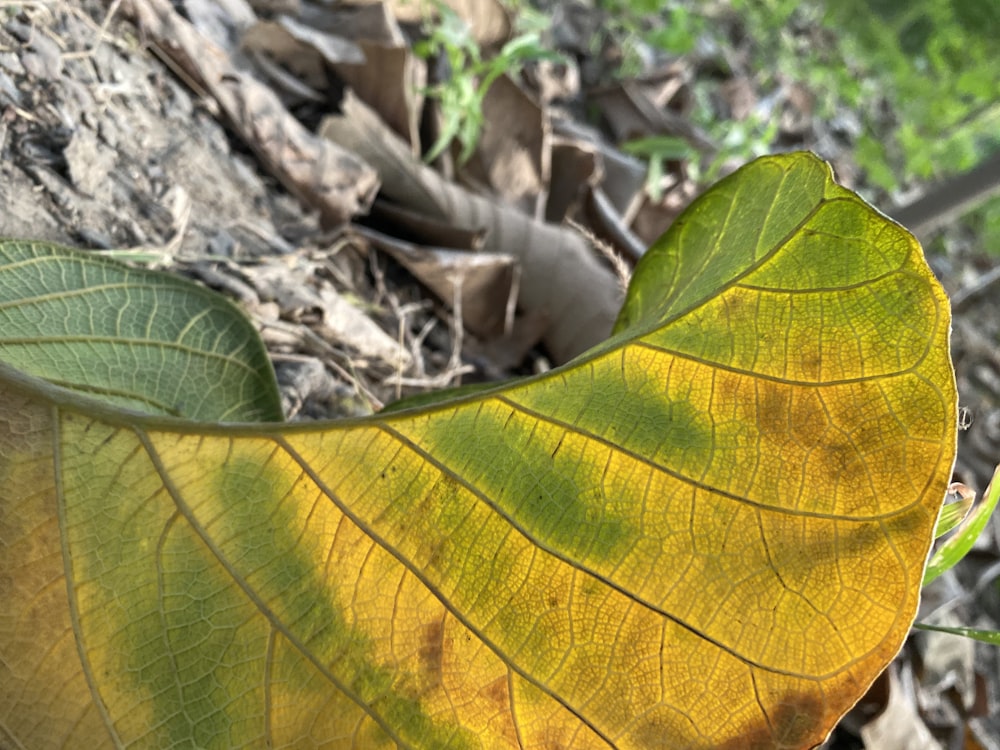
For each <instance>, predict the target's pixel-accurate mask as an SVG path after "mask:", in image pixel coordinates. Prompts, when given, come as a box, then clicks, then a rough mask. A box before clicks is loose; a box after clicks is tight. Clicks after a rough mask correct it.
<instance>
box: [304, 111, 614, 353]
mask: <svg viewBox="0 0 1000 750" xmlns="http://www.w3.org/2000/svg"><path fill="white" fill-rule="evenodd" d="M320 132H321V133H322V135H323V136H324V137H326V138H329V139H331V140H333V141H335V142H336V143H339V144H340V145H341V146H342V147H343V148H345V149H347V150H350V151H352V152H354V153H357V154H359V155H360V156H361V157H362V158H364V159H365V160H366V161H368V162H369V163H371V164H373V165H375V166H376V168H377V169H378V170H379V174H380V176H381V178H382V182H383V192H384V193H385V194H386V195H387V196H389V197H390V198H392V199H393V200H394V201H396V202H398V203H401V204H403V205H405V206H407V207H409V208H410V209H414V210H417V211H423V212H425V213H428V214H430V215H431V216H435V217H439V218H443V219H448V220H450V221H452V222H453V223H454V224H456V225H457V226H459V227H463V228H466V229H479V228H482V229H484V230H485V240H484V250H487V251H491V252H498V253H505V254H510V255H514V256H515V257H517V258H518V259H519V260H520V262H521V264H522V269H523V273H522V279H521V288H520V297H519V302H520V305H521V307H522V308H523V309H524V310H526V311H544V312H546V313H547V314H548V316H549V318H550V321H551V325H550V328H549V330H548V332H547V334H546V337H545V344H546V346H547V347H548V349H549V352H550V353H551V354H552V357H553V359H554V360H555V361H556V362H559V363H561V362H566V361H567V360H569V359H571V358H573V357H574V356H576V355H577V354H580V353H581V352H583V351H585V350H586V349H588V348H590V347H591V346H594V345H595V344H598V343H600V342H601V341H603V340H604V339H605V338H607V336H608V334H609V333H610V331H611V328H612V326H613V324H614V321H615V318H616V316H617V314H618V309H619V307H620V305H621V294H620V292H619V291H618V288H617V282H616V280H615V277H614V274H612V272H611V271H610V270H609V269H608V268H607V267H606V266H604V265H603V264H602V263H601V262H600V261H599V260H598V259H597V258H596V257H595V256H594V254H593V252H592V251H591V249H590V247H589V246H588V245H587V243H586V241H585V240H583V239H582V238H581V237H580V236H579V235H578V234H576V233H575V232H571V231H569V230H567V229H564V228H562V227H557V226H553V225H551V224H546V223H544V222H542V221H539V220H536V219H532V218H531V217H528V216H525V215H524V214H522V213H520V212H519V211H517V210H515V209H513V208H510V207H506V206H501V205H498V204H497V203H495V202H493V201H490V200H488V199H486V198H483V197H482V196H478V195H474V194H473V193H471V192H469V191H468V190H465V189H463V188H461V187H458V186H456V185H454V184H451V183H448V182H446V181H445V180H443V179H442V178H441V176H440V175H439V174H438V173H437V172H435V171H433V170H432V169H430V168H429V167H427V166H426V165H424V164H421V163H420V162H418V161H417V160H416V159H415V158H414V157H413V155H412V154H411V153H410V151H409V148H408V147H407V146H406V144H404V143H403V142H402V141H400V140H399V138H398V137H396V136H395V135H394V134H393V133H392V132H391V131H390V130H389V129H388V128H387V127H386V126H385V125H384V123H382V122H381V121H380V120H379V118H378V116H377V115H376V114H375V113H374V112H373V111H372V110H371V109H370V108H368V107H366V106H365V105H364V103H362V102H360V101H359V100H358V99H357V97H355V96H352V95H350V94H349V93H348V95H347V96H345V98H344V101H343V103H342V114H340V115H337V116H334V117H328V118H326V119H325V120H324V122H323V123H322V125H321V127H320Z"/></svg>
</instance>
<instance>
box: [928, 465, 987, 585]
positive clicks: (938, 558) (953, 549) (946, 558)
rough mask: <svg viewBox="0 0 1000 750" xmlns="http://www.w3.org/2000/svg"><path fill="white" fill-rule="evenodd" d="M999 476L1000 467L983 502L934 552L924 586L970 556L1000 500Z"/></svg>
mask: <svg viewBox="0 0 1000 750" xmlns="http://www.w3.org/2000/svg"><path fill="white" fill-rule="evenodd" d="M998 476H1000V466H997V468H996V469H995V470H994V472H993V478H992V479H991V480H990V484H989V486H988V487H987V488H986V492H985V493H983V500H982V502H981V503H979V504H978V505H977V506H975V507H974V508H973V509H972V510H971V511H970V512H969V514H968V515H967V516H966V517H965V519H964V520H963V521H962V523H961V525H960V526H959V527H958V530H957V531H956V532H955V533H954V534H953V535H952V536H950V537H949V538H948V539H947V541H945V542H944V543H943V544H941V546H940V547H938V548H937V549H936V550H934V554H933V555H931V559H930V560H929V561H928V563H927V568H926V570H924V582H923V585H924V586H926V585H927V584H928V583H930V582H931V581H933V580H934V579H935V578H937V577H938V576H940V575H941V574H942V573H944V572H945V571H946V570H950V569H951V568H953V567H955V565H956V564H957V563H958V561H959V560H961V559H962V558H963V557H965V556H966V555H967V554H969V550H971V549H972V547H973V545H974V544H975V543H976V540H977V539H978V538H979V535H980V534H982V533H983V530H984V529H985V528H986V524H987V522H988V521H989V520H990V516H991V515H993V511H994V510H995V509H996V507H997V501H998V500H1000V481H998V480H997V477H998Z"/></svg>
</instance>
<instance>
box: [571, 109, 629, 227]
mask: <svg viewBox="0 0 1000 750" xmlns="http://www.w3.org/2000/svg"><path fill="white" fill-rule="evenodd" d="M553 131H554V133H555V134H556V136H558V137H560V138H561V139H562V140H563V141H564V142H565V141H576V142H577V143H579V145H580V148H584V149H592V150H593V151H594V153H595V154H596V155H597V158H598V164H599V167H600V180H599V182H597V183H596V184H598V185H600V187H601V189H602V190H603V191H604V192H605V194H606V195H607V196H608V200H610V201H611V205H613V206H614V207H615V210H616V211H618V212H619V213H620V214H622V215H623V216H631V215H633V214H634V212H635V210H637V209H638V206H639V202H640V201H641V200H642V198H643V195H644V194H645V185H646V165H645V164H644V163H643V162H641V161H640V160H639V159H636V158H635V157H633V156H629V155H628V154H626V153H623V152H622V151H621V150H620V149H618V148H616V147H615V146H613V145H611V144H610V143H608V142H607V140H605V138H604V137H603V136H602V135H601V134H600V133H599V132H598V131H597V130H595V129H594V128H591V127H589V126H587V125H583V124H581V123H578V122H574V121H573V120H567V119H558V120H556V121H555V122H553ZM553 179H554V180H555V179H558V178H557V176H556V175H555V174H554V173H553Z"/></svg>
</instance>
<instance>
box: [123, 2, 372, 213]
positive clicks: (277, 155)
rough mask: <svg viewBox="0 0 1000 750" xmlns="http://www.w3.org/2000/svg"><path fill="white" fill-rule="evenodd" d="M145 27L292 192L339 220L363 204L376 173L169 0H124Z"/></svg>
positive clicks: (144, 30) (161, 49)
mask: <svg viewBox="0 0 1000 750" xmlns="http://www.w3.org/2000/svg"><path fill="white" fill-rule="evenodd" d="M125 7H126V8H127V9H128V10H129V11H130V12H131V14H132V15H133V17H134V18H135V19H136V21H137V23H138V25H139V26H140V27H141V29H142V31H143V33H144V34H145V35H146V37H147V38H148V39H150V40H151V41H152V42H153V43H154V44H155V45H156V48H157V50H158V52H159V53H160V54H161V55H163V56H164V57H165V58H166V59H167V60H168V61H169V62H170V63H171V64H172V65H173V66H175V68H176V69H177V70H178V71H179V72H180V73H181V74H182V75H183V76H185V77H186V78H187V80H188V81H189V82H190V83H191V85H193V86H195V87H199V88H201V89H203V90H204V91H206V92H208V93H209V94H210V95H211V96H212V97H213V98H214V99H215V101H216V102H218V104H219V106H220V108H221V109H222V111H223V112H224V113H225V115H226V117H227V119H228V121H229V124H230V126H231V127H232V128H233V129H234V130H235V131H236V133H237V134H238V135H239V136H240V137H241V138H242V139H243V140H244V142H246V143H247V145H249V146H250V147H251V148H252V149H253V150H254V151H255V152H256V154H257V156H258V157H259V158H260V160H261V162H262V163H263V165H264V166H265V168H266V169H267V170H268V171H270V172H271V174H273V175H274V176H275V177H277V178H278V179H279V180H280V181H281V182H282V184H284V186H285V187H286V188H287V189H288V190H289V192H291V193H292V194H293V195H295V196H296V197H298V198H299V199H300V200H302V201H303V202H304V203H307V204H308V205H311V206H313V207H315V208H317V209H319V211H320V213H321V214H322V215H323V218H324V221H326V222H327V223H329V224H339V223H342V222H344V221H346V220H348V219H349V218H350V217H351V216H353V215H355V214H357V213H358V212H360V211H364V210H365V209H366V208H367V207H368V205H369V204H370V203H371V200H372V198H373V196H374V194H375V191H376V189H377V187H378V176H377V174H376V173H375V171H374V170H373V169H372V168H371V167H369V166H368V165H367V164H365V163H364V162H362V161H361V160H360V159H359V158H358V157H357V156H356V155H354V154H352V153H349V152H348V151H345V150H344V149H342V148H340V147H338V146H337V145H336V144H332V143H330V142H328V141H324V140H322V139H320V138H317V137H316V136H314V135H313V134H311V133H309V132H308V131H307V130H306V129H305V128H304V127H303V126H302V125H301V124H300V123H299V122H298V120H296V119H295V118H294V117H293V116H292V115H291V114H290V113H289V112H288V111H287V110H286V109H285V108H284V106H283V105H282V104H281V102H280V100H279V99H278V97H277V96H276V95H275V94H274V92H273V91H271V89H270V88H268V87H267V86H265V85H263V84H262V83H260V82H259V81H257V80H255V79H254V78H253V77H252V76H249V75H247V74H244V73H242V72H241V71H239V70H237V69H236V67H235V66H234V65H233V64H232V62H231V61H230V60H229V57H228V56H227V55H226V54H225V52H224V51H223V50H221V49H219V48H218V47H217V46H215V45H214V44H212V43H211V42H209V41H208V40H207V39H205V37H203V36H202V35H201V34H199V33H198V32H197V30H195V28H194V27H193V26H192V25H191V24H190V23H189V22H188V21H186V20H185V19H183V18H182V17H181V16H180V15H178V13H177V12H176V11H175V10H174V9H173V7H172V6H171V4H170V2H169V0H126V5H125Z"/></svg>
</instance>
